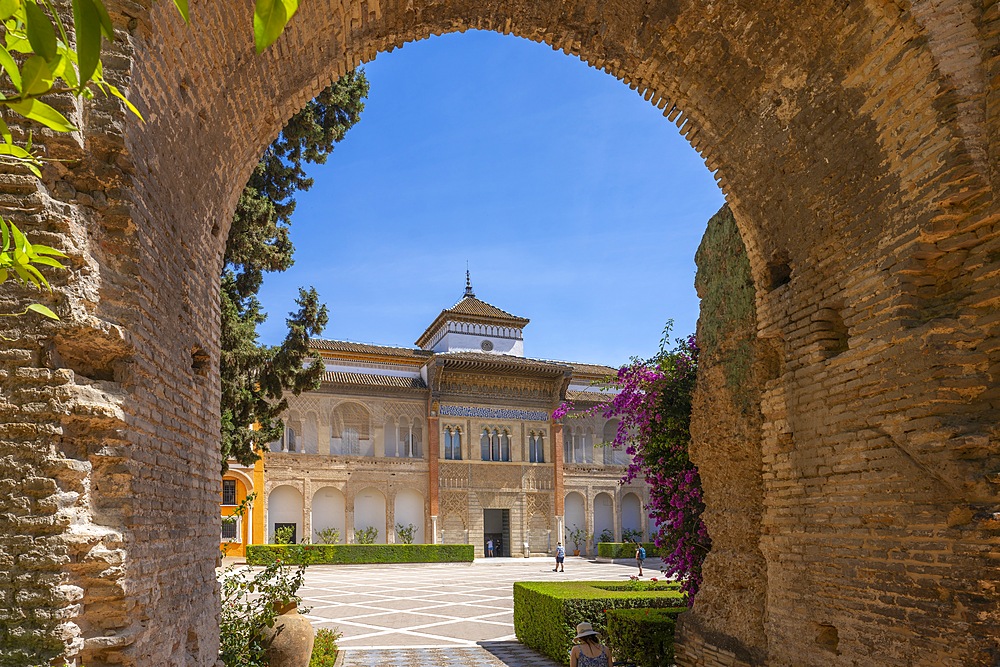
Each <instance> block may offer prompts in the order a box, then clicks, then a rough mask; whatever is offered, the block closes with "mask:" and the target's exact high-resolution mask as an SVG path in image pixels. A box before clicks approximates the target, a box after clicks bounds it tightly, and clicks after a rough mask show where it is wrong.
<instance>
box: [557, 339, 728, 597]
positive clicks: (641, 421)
mask: <svg viewBox="0 0 1000 667" xmlns="http://www.w3.org/2000/svg"><path fill="white" fill-rule="evenodd" d="M669 334H670V324H669V323H668V325H667V328H666V330H665V332H664V336H663V340H662V342H661V349H660V353H659V354H658V355H657V356H656V357H654V358H652V359H648V360H638V359H637V360H633V361H632V363H630V364H628V365H626V366H622V367H621V368H620V369H618V374H617V376H615V377H613V378H610V379H609V380H608V384H609V385H610V386H611V387H612V388H613V389H614V390H615V391H617V394H615V396H614V397H613V398H610V399H609V400H608V401H606V402H604V403H601V404H598V405H597V406H595V407H593V408H589V409H587V410H586V411H583V412H577V413H574V408H573V405H572V403H564V404H563V405H561V406H560V407H559V408H558V409H557V410H556V411H555V412H554V413H553V418H554V419H557V420H558V419H563V418H567V417H568V418H572V416H573V415H574V414H580V415H587V414H601V415H603V416H604V417H605V418H607V419H612V418H614V419H618V420H619V422H618V431H617V433H616V434H615V439H614V441H613V442H611V443H609V445H608V446H611V447H622V448H624V449H625V450H626V452H627V453H628V454H629V456H630V457H631V463H630V464H629V466H628V468H627V470H626V472H625V476H624V477H623V478H622V483H623V484H624V483H628V482H631V481H632V480H634V479H644V480H646V482H647V483H648V484H649V487H650V494H649V506H648V508H647V509H648V511H649V516H650V518H652V519H653V520H654V521H655V522H656V524H657V525H658V526H659V530H658V531H657V532H656V533H655V534H654V535H653V541H654V542H655V543H656V546H657V547H658V551H659V553H660V558H661V560H662V561H663V568H664V572H665V573H666V574H668V575H675V576H676V577H677V578H678V579H679V580H680V582H681V590H683V591H684V592H685V593H686V594H687V599H688V604H691V603H692V602H693V599H694V595H695V593H697V592H698V588H699V586H700V585H701V579H702V575H701V566H702V563H703V562H704V560H705V556H706V555H707V554H708V550H709V548H710V547H711V544H712V542H711V539H710V538H709V536H708V531H707V530H706V528H705V524H704V522H703V521H702V519H701V514H702V512H703V511H704V509H705V503H704V502H703V499H702V491H701V479H700V478H699V477H698V468H697V467H696V466H695V465H694V464H693V463H692V462H691V459H690V458H689V457H688V445H689V444H690V442H691V431H690V425H691V395H692V393H693V392H694V387H695V380H696V378H697V375H698V343H697V341H696V340H695V337H694V336H693V335H692V336H688V337H687V338H678V339H676V340H675V346H674V347H673V348H672V349H667V345H668V344H669V343H668V341H669Z"/></svg>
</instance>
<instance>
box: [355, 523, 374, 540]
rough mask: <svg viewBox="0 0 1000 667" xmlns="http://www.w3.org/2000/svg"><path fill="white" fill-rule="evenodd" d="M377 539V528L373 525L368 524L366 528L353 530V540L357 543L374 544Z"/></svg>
mask: <svg viewBox="0 0 1000 667" xmlns="http://www.w3.org/2000/svg"><path fill="white" fill-rule="evenodd" d="M377 539H378V528H376V527H375V526H368V527H367V528H361V529H360V530H355V531H354V541H355V542H356V543H357V544H375V540H377Z"/></svg>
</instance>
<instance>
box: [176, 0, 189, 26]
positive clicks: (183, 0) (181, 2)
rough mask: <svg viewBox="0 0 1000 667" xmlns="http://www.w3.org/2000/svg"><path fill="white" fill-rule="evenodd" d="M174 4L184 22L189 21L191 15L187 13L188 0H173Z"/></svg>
mask: <svg viewBox="0 0 1000 667" xmlns="http://www.w3.org/2000/svg"><path fill="white" fill-rule="evenodd" d="M174 6H175V7H177V11H179V12H180V13H181V18H182V19H184V22H185V23H190V22H191V15H190V14H189V13H188V0H174Z"/></svg>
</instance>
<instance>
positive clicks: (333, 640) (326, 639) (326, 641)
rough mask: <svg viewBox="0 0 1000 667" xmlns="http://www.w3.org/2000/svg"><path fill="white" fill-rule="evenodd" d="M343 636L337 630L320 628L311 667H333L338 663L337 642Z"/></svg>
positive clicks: (317, 632) (310, 662)
mask: <svg viewBox="0 0 1000 667" xmlns="http://www.w3.org/2000/svg"><path fill="white" fill-rule="evenodd" d="M342 636H343V635H342V634H341V633H340V632H338V631H337V630H331V629H329V628H320V629H319V630H317V631H316V641H315V642H314V643H313V652H312V657H311V658H310V659H309V667H333V666H334V665H335V664H336V662H337V653H338V652H339V649H338V648H337V640H338V639H340V638H341V637H342Z"/></svg>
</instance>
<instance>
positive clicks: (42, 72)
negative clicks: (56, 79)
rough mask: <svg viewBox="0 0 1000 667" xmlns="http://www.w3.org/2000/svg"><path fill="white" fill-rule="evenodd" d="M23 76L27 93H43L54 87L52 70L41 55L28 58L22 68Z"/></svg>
mask: <svg viewBox="0 0 1000 667" xmlns="http://www.w3.org/2000/svg"><path fill="white" fill-rule="evenodd" d="M21 77H22V78H21V84H22V86H23V90H24V93H25V94H26V95H41V94H42V93H44V92H46V91H47V90H49V88H51V87H52V70H50V69H49V65H48V63H46V62H45V58H42V57H41V56H31V57H30V58H28V61H27V62H26V63H24V67H23V68H21Z"/></svg>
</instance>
